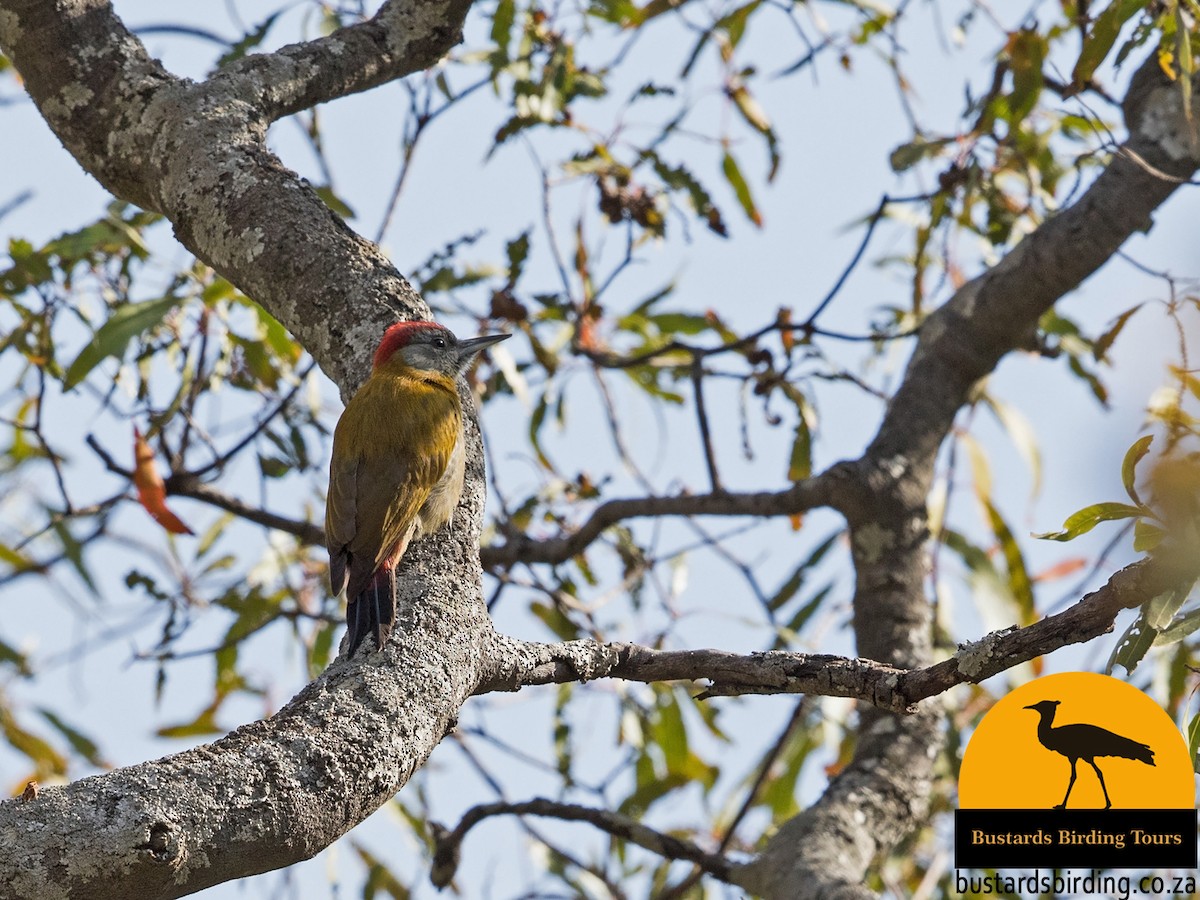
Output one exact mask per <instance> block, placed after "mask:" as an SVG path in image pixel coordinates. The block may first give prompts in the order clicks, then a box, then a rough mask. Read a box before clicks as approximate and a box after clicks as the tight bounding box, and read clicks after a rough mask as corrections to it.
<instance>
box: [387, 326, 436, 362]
mask: <svg viewBox="0 0 1200 900" xmlns="http://www.w3.org/2000/svg"><path fill="white" fill-rule="evenodd" d="M428 328H433V329H436V330H439V331H444V330H445V328H444V326H442V325H439V324H438V323H437V322H397V323H396V324H395V325H393V326H392V327H391V328H389V329H388V330H387V331H385V332H384V333H383V339H382V340H381V341H380V342H379V348H378V349H377V350H376V351H375V363H374V365H375V368H376V369H378V368H379V367H380V366H382V365H383V364H384V363H386V362H387V361H388V360H389V359H391V358H392V354H393V353H395V352H396V351H397V350H399V349H400V348H401V347H405V346H407V345H408V344H409V342H410V341H412V339H413V335H414V334H416V333H417V332H418V331H423V330H425V329H428Z"/></svg>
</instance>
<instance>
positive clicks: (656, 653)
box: [478, 635, 913, 712]
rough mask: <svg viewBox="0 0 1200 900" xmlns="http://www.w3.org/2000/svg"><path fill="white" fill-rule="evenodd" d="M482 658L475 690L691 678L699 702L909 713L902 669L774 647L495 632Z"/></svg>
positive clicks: (483, 691) (909, 705)
mask: <svg viewBox="0 0 1200 900" xmlns="http://www.w3.org/2000/svg"><path fill="white" fill-rule="evenodd" d="M488 657H489V659H490V661H491V665H492V668H491V671H490V672H489V673H488V674H487V676H486V677H484V678H483V679H482V680H481V682H480V684H479V687H478V692H479V693H485V692H488V691H516V690H520V689H521V688H522V687H526V686H529V685H534V684H562V683H564V682H573V681H593V680H595V679H597V678H621V679H624V680H626V681H641V682H655V681H698V682H706V687H705V689H704V691H703V693H701V694H700V697H699V699H707V698H709V697H733V696H738V695H741V694H816V695H819V696H825V697H853V698H854V699H856V700H862V701H863V702H866V703H870V704H871V705H873V706H879V707H882V708H884V709H890V710H893V711H895V712H912V711H913V710H912V706H911V704H910V703H909V702H908V701H907V700H906V699H905V698H904V697H903V696H902V695H901V694H899V693H898V692H897V686H898V685H899V680H900V677H901V676H902V675H903V674H904V671H903V670H902V669H897V668H894V667H892V666H887V665H884V664H883V663H877V662H872V661H871V660H869V659H847V658H845V657H841V656H830V655H827V654H815V653H812V654H810V653H785V652H782V651H776V650H773V651H770V652H767V653H750V654H744V655H743V654H738V653H729V652H726V651H724V650H655V649H653V648H651V647H642V646H639V645H637V644H624V643H613V644H600V643H596V642H595V641H567V642H566V643H562V644H541V643H535V642H527V641H519V640H516V639H514V638H510V637H504V636H499V635H498V636H497V637H496V642H495V644H494V648H493V650H492V652H491V653H490V654H488Z"/></svg>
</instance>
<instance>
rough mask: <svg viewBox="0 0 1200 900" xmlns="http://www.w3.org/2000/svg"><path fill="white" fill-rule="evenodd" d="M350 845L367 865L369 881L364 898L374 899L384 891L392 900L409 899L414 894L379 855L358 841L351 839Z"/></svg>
mask: <svg viewBox="0 0 1200 900" xmlns="http://www.w3.org/2000/svg"><path fill="white" fill-rule="evenodd" d="M350 846H351V847H353V848H354V852H355V853H357V854H358V858H359V859H360V860H361V861H362V864H363V865H365V866H366V867H367V883H366V884H365V885H363V900H373V898H374V897H375V895H376V894H378V893H379V892H380V891H383V892H384V893H385V894H387V895H388V896H389V897H391V898H392V900H409V897H411V896H412V894H411V892H410V891H409V889H408V888H406V887H405V886H404V885H403V884H401V883H400V880H399V879H398V878H397V877H396V876H395V875H394V874H392V870H391V869H389V868H388V867H387V866H386V865H384V863H383V862H382V861H380V859H379V858H378V857H376V856H375V855H374V854H373V853H371V851H370V850H368V849H367V848H366V847H364V846H363V845H362V844H360V843H359V842H358V841H351V842H350Z"/></svg>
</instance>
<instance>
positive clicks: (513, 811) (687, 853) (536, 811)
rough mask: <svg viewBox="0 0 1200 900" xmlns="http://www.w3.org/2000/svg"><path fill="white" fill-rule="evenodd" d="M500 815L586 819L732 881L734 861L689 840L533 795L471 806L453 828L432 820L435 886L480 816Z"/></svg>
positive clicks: (442, 882) (445, 878) (448, 873)
mask: <svg viewBox="0 0 1200 900" xmlns="http://www.w3.org/2000/svg"><path fill="white" fill-rule="evenodd" d="M502 815H517V816H548V817H551V818H555V819H563V820H565V821H568V822H588V823H590V824H592V825H595V826H596V827H597V828H599V829H600V830H602V831H605V832H607V833H608V834H611V835H612V836H613V837H615V838H618V839H620V840H623V841H628V842H629V843H631V844H637V845H638V846H639V847H644V848H645V849H647V850H649V851H651V852H652V853H657V854H658V855H660V856H663V857H666V858H667V859H682V860H686V861H688V862H692V863H695V864H696V865H698V866H700V868H702V869H703V870H704V871H705V872H707V873H708V874H710V875H712V876H713V877H715V878H718V879H720V880H721V881H724V882H727V883H732V875H733V873H734V872H735V871H736V869H737V864H736V863H733V862H731V861H730V860H728V859H726V858H725V857H724V856H721V855H720V854H717V853H709V852H707V851H705V850H702V849H701V848H700V847H698V846H696V845H695V844H693V843H692V842H690V841H685V840H681V839H680V838H677V837H673V836H671V835H668V834H663V833H662V832H660V831H655V830H654V829H653V828H648V827H647V826H645V825H643V824H641V823H640V822H637V821H635V820H633V819H631V818H629V817H628V816H623V815H621V814H619V813H614V812H609V811H608V810H603V809H591V808H589V807H586V806H577V805H575V804H573V803H559V802H556V801H554V800H546V799H542V798H537V799H534V800H527V801H525V802H523V803H485V804H482V805H480V806H476V807H473V808H472V809H470V810H468V811H467V813H466V815H464V816H463V817H462V820H461V821H460V822H459V823H458V825H457V826H455V828H454V830H453V831H450V830H447V829H446V828H443V827H442V826H440V825H437V824H436V823H435V824H434V825H433V826H432V832H433V841H434V845H435V848H436V849H435V850H434V857H433V871H432V872H431V873H430V878H431V879H432V881H433V883H434V885H436V886H437V887H439V888H440V887H445V886H446V885H448V884H449V883H450V881H451V879H453V877H454V872H455V870H456V869H457V868H458V861H459V856H460V853H461V848H462V841H463V838H464V837H466V835H467V832H468V831H470V830H471V829H472V828H473V827H474V826H476V825H478V824H479V823H480V822H482V821H483V820H484V819H487V818H490V817H492V816H502Z"/></svg>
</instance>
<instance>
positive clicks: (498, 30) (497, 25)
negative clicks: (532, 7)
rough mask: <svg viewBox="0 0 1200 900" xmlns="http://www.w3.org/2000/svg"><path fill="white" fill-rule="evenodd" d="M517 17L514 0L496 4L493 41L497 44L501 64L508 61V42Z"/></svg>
mask: <svg viewBox="0 0 1200 900" xmlns="http://www.w3.org/2000/svg"><path fill="white" fill-rule="evenodd" d="M516 18H517V5H516V3H515V2H514V0H500V2H499V3H497V4H496V11H495V12H494V13H492V43H493V44H495V45H496V52H497V56H498V58H499V59H500V61H501V64H503V63H505V62H507V61H508V42H509V39H510V38H511V37H512V27H513V22H515V21H516Z"/></svg>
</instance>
